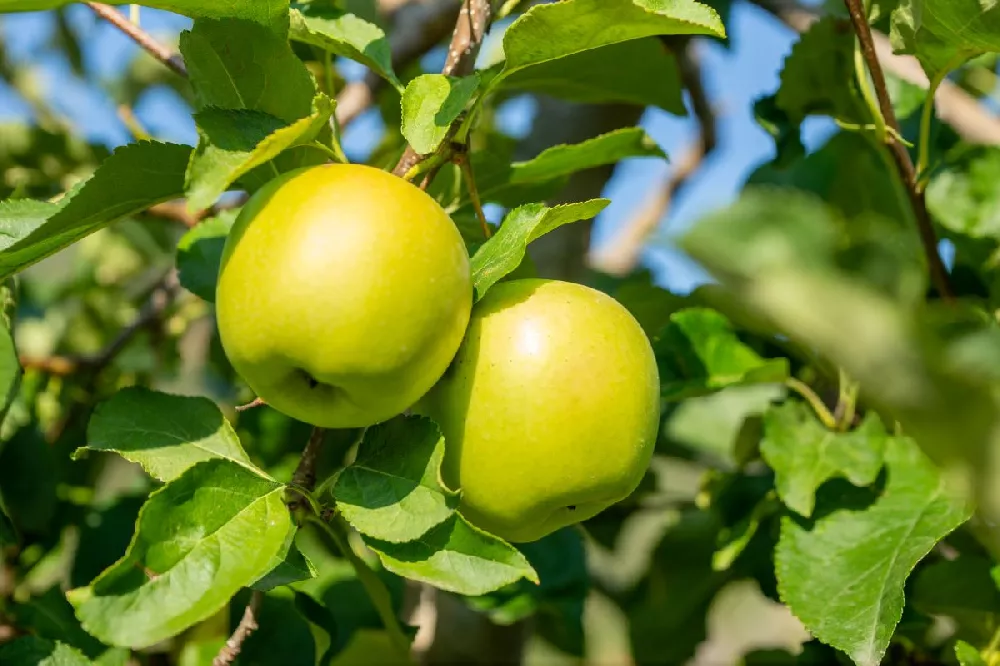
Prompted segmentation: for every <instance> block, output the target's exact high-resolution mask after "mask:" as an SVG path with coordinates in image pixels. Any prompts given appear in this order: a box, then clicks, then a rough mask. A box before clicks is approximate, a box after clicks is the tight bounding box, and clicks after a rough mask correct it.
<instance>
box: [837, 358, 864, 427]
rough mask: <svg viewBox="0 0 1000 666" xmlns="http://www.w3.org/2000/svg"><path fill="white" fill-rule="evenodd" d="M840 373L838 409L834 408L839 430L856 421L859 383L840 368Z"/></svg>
mask: <svg viewBox="0 0 1000 666" xmlns="http://www.w3.org/2000/svg"><path fill="white" fill-rule="evenodd" d="M839 375H840V382H839V385H840V396H839V397H838V398H837V409H836V410H834V414H833V416H834V418H835V419H836V420H837V424H838V429H839V430H847V429H848V428H850V427H851V424H852V423H853V422H854V415H855V413H856V409H857V402H858V384H857V383H856V382H854V381H852V380H851V378H850V377H848V376H847V373H846V372H844V370H843V368H841V369H840V370H839Z"/></svg>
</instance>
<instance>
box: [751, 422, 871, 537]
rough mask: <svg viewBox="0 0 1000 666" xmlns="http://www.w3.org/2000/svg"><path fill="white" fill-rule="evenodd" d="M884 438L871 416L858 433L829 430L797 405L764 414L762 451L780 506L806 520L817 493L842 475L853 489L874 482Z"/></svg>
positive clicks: (855, 431) (862, 424) (857, 430)
mask: <svg viewBox="0 0 1000 666" xmlns="http://www.w3.org/2000/svg"><path fill="white" fill-rule="evenodd" d="M887 440H888V435H887V434H886V432H885V428H884V427H883V426H882V423H881V421H880V420H879V418H878V417H877V416H875V415H874V414H869V415H868V416H866V417H865V420H864V421H863V422H862V423H861V425H860V426H858V428H857V429H856V430H852V431H851V432H846V433H840V432H833V431H830V430H827V429H826V428H824V427H823V425H822V424H821V423H820V422H819V421H818V420H817V419H816V416H815V415H814V414H813V412H812V411H811V410H810V408H809V407H807V406H806V405H805V404H803V403H801V402H786V403H784V404H783V405H780V406H777V407H772V408H771V409H770V410H768V411H767V413H766V414H764V438H763V439H762V440H761V443H760V452H761V455H762V456H763V458H764V460H765V461H766V462H767V464H768V465H770V466H771V468H772V469H774V474H775V486H776V487H777V490H778V495H779V496H780V497H781V501H782V502H784V503H785V505H786V506H788V508H790V509H792V510H793V511H795V512H796V513H799V514H801V515H803V516H805V517H807V518H808V517H809V516H811V515H812V513H813V506H814V504H815V500H816V490H817V489H819V487H820V486H821V485H823V483H824V482H825V481H828V480H829V479H832V478H834V477H835V476H842V477H844V478H846V479H848V480H849V481H850V482H851V483H853V484H854V485H856V486H868V485H871V484H872V483H874V482H875V479H876V478H877V477H878V473H879V470H881V469H882V454H883V450H884V449H885V444H886V441H887Z"/></svg>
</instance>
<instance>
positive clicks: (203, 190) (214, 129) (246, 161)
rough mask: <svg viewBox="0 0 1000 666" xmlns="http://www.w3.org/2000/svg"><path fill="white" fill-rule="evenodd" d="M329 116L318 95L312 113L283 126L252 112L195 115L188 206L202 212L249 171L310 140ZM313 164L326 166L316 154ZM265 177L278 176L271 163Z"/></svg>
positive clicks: (215, 111)
mask: <svg viewBox="0 0 1000 666" xmlns="http://www.w3.org/2000/svg"><path fill="white" fill-rule="evenodd" d="M332 114H333V102H332V100H331V99H330V98H329V97H327V96H326V95H322V94H320V95H317V96H316V99H315V107H314V110H313V113H312V114H311V115H309V116H307V117H305V118H302V119H300V120H296V121H295V122H293V123H291V124H286V123H285V122H284V121H282V120H281V119H279V118H276V117H274V116H271V115H268V114H266V113H263V112H261V111H255V110H250V109H220V108H216V107H209V108H205V109H202V110H201V111H199V112H198V113H196V114H195V122H196V123H197V125H198V133H199V135H200V141H199V142H198V148H197V149H196V150H195V152H194V154H193V155H192V156H191V162H190V164H189V165H188V170H187V193H188V207H189V208H191V209H192V210H203V209H205V208H208V207H209V206H211V205H212V204H213V203H215V201H216V200H217V199H218V198H219V196H220V195H222V194H223V192H225V191H226V189H227V188H228V187H229V186H230V185H231V184H233V183H235V182H236V181H238V180H239V179H240V178H242V177H243V176H244V175H246V174H247V173H249V172H250V171H251V170H253V169H255V168H257V167H260V166H262V165H264V164H267V163H268V162H271V161H272V160H274V159H275V158H276V157H278V155H279V154H281V153H282V152H283V151H285V150H288V149H289V148H292V147H295V146H302V145H306V144H309V143H310V142H312V141H314V140H315V139H316V137H317V136H318V135H319V134H320V132H322V131H323V130H324V129H325V128H326V127H327V123H328V122H329V120H330V116H331V115H332ZM314 157H315V163H321V162H324V161H325V157H324V155H323V153H321V152H316V153H315V155H314ZM270 166H271V169H270V171H271V173H269V174H268V175H267V177H268V178H270V177H273V176H276V175H278V174H279V173H280V172H281V171H283V169H279V168H278V166H277V165H275V164H274V163H273V162H272V163H271V165H270Z"/></svg>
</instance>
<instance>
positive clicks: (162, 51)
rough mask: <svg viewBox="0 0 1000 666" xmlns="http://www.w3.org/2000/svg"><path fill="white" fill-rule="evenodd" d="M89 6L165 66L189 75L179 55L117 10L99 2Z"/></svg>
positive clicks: (88, 4)
mask: <svg viewBox="0 0 1000 666" xmlns="http://www.w3.org/2000/svg"><path fill="white" fill-rule="evenodd" d="M87 6H88V7H90V8H91V9H93V10H94V13H95V14H97V15H98V16H100V17H101V18H102V19H104V20H105V21H107V22H108V23H110V24H111V25H113V26H115V27H116V28H118V29H119V30H121V31H122V32H124V33H125V34H126V35H128V36H129V37H131V38H132V40H133V41H134V42H135V43H136V44H138V45H139V46H141V47H142V48H143V49H145V50H146V52H147V53H149V54H150V55H151V56H153V57H154V58H156V59H157V60H159V61H160V62H162V63H163V64H164V65H166V66H167V67H169V68H170V69H172V70H173V71H175V72H177V73H178V74H180V75H181V76H184V77H186V76H187V75H188V73H187V67H185V66H184V60H183V59H182V58H181V56H180V54H179V53H173V52H171V51H170V49H168V48H167V47H166V46H164V45H163V44H160V43H159V42H158V41H156V40H155V39H153V37H152V36H151V35H150V34H149V33H148V32H146V31H145V30H143V29H142V28H140V27H139V26H137V25H136V24H135V23H132V22H131V21H129V20H128V19H127V18H126V17H125V15H124V14H122V13H121V12H119V11H118V10H117V9H115V8H114V7H111V6H109V5H105V4H102V3H99V2H88V3H87Z"/></svg>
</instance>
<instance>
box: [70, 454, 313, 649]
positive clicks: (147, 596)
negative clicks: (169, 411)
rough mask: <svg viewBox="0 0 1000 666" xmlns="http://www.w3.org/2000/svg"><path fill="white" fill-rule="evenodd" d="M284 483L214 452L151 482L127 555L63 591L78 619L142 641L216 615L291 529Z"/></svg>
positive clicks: (105, 636)
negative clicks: (160, 483)
mask: <svg viewBox="0 0 1000 666" xmlns="http://www.w3.org/2000/svg"><path fill="white" fill-rule="evenodd" d="M283 490H284V487H283V486H282V485H281V484H279V483H277V482H275V481H272V480H270V479H267V478H264V477H262V476H259V475H258V474H255V473H253V472H252V471H250V470H248V469H247V468H245V467H243V466H242V465H235V464H233V463H231V462H230V461H228V460H225V459H214V460H208V461H204V462H201V463H199V464H197V465H195V466H193V467H191V468H189V469H188V470H187V471H185V472H184V473H183V474H182V475H181V476H179V477H177V478H176V479H174V480H173V481H171V482H170V483H168V484H167V485H166V486H164V487H162V488H160V489H159V490H157V491H156V492H154V493H153V494H152V495H150V498H149V501H148V502H146V505H145V506H144V507H143V508H142V511H141V512H140V513H139V520H138V524H137V525H136V533H135V536H134V537H133V539H132V543H131V544H130V545H129V548H128V551H127V552H126V553H125V556H124V557H123V558H122V559H121V560H119V561H118V562H117V563H115V564H114V565H113V566H112V567H111V568H110V569H108V570H106V571H105V572H104V573H102V574H101V575H100V576H98V577H97V579H95V580H94V581H93V583H91V585H90V586H89V587H86V588H78V589H75V590H72V591H70V593H69V595H68V596H69V599H70V602H71V603H72V604H73V605H74V606H75V607H76V611H77V617H79V618H80V621H81V622H82V623H83V627H84V629H86V630H87V631H88V632H89V633H91V634H93V635H94V636H96V637H97V638H99V639H101V640H102V641H103V642H105V643H108V644H110V645H120V646H123V647H131V648H134V649H139V648H143V647H148V646H150V645H153V644H155V643H158V642H160V641H162V640H164V639H167V638H169V637H171V636H175V635H177V634H178V633H180V632H181V631H183V630H184V629H186V628H188V627H190V626H192V625H194V624H196V623H197V622H200V621H201V620H204V619H206V618H208V617H211V616H212V615H214V614H215V613H216V612H218V611H219V609H221V608H223V607H224V606H225V605H226V603H227V602H228V601H229V599H230V598H231V597H232V596H233V595H234V594H235V593H236V592H237V591H238V590H239V589H240V588H241V587H244V586H246V585H249V584H250V583H252V582H253V581H255V580H257V579H259V578H260V577H261V576H262V575H263V574H265V573H266V572H267V571H268V568H269V567H270V566H271V565H272V563H273V559H274V557H275V555H276V554H277V553H278V552H280V551H281V549H282V547H283V546H284V545H285V543H286V539H287V535H288V532H289V530H293V529H294V525H293V524H292V522H291V515H290V514H289V512H288V509H287V507H286V506H285V504H284V501H283V497H282V496H283Z"/></svg>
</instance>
